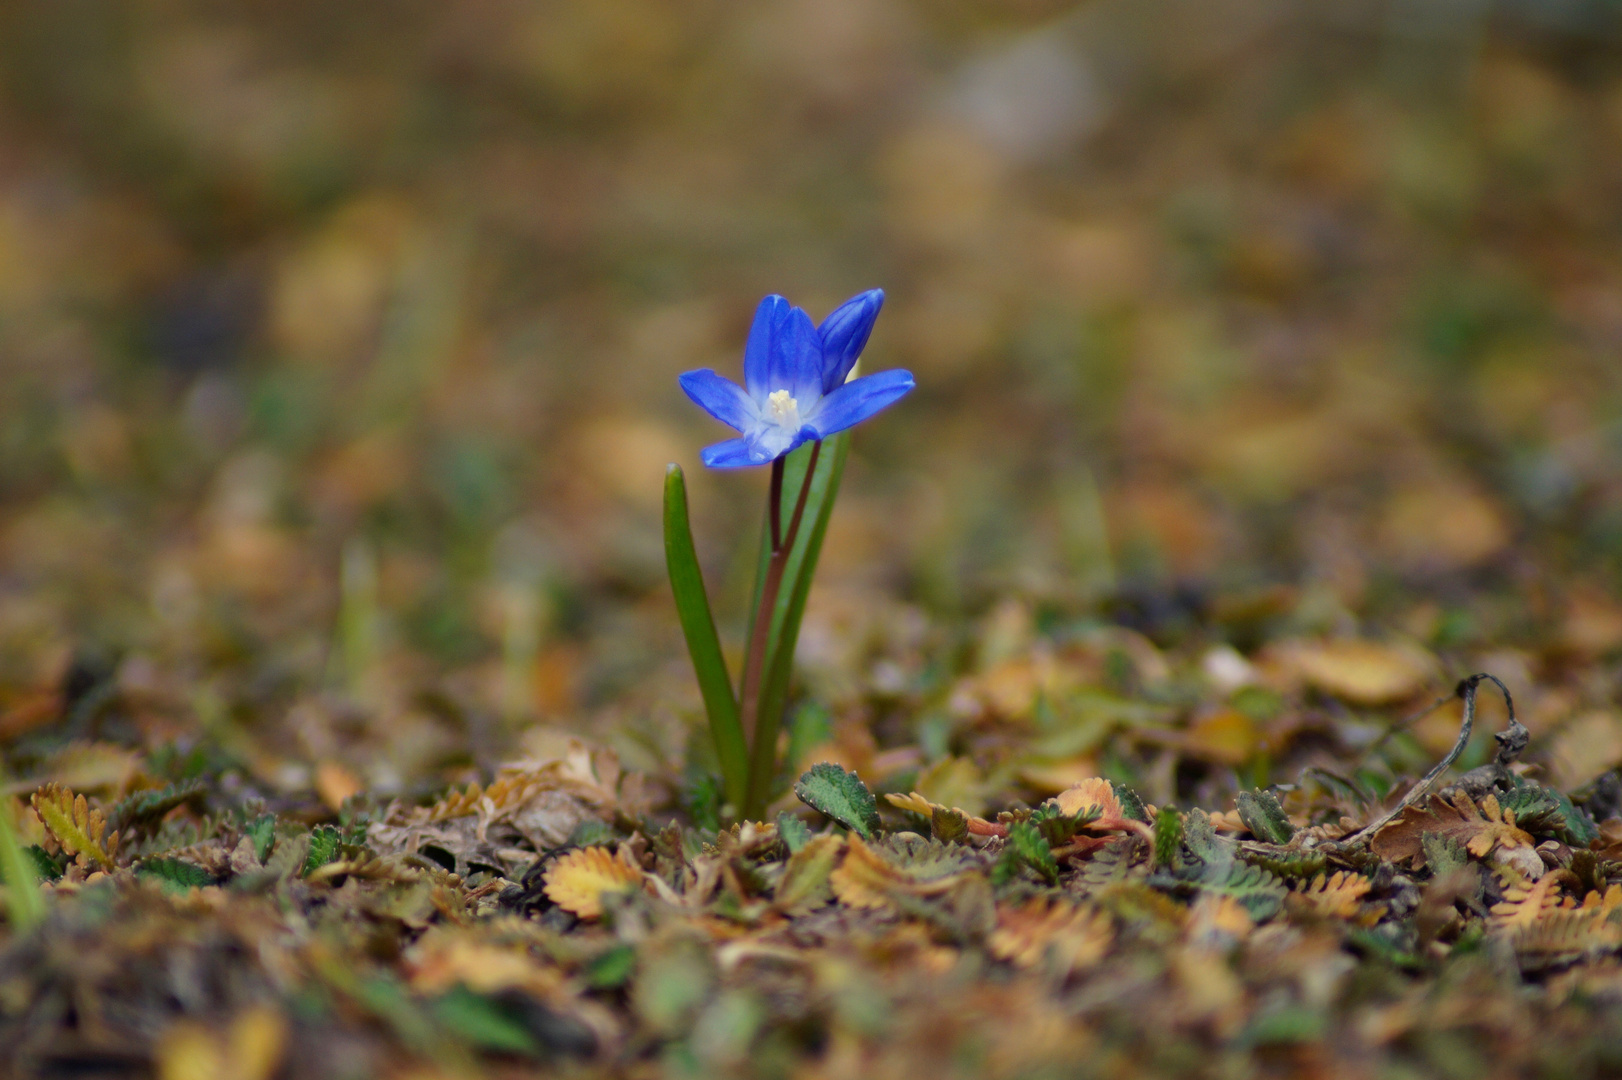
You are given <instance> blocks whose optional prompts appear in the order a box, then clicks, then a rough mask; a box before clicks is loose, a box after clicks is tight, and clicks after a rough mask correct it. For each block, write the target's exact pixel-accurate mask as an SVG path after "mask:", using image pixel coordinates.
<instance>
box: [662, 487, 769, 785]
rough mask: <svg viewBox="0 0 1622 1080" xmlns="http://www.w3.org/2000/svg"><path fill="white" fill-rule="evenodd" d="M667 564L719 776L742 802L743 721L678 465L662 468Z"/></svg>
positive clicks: (745, 777) (745, 756)
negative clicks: (695, 543)
mask: <svg viewBox="0 0 1622 1080" xmlns="http://www.w3.org/2000/svg"><path fill="white" fill-rule="evenodd" d="M664 516H665V521H664V525H665V567H666V570H667V571H668V573H669V575H670V590H671V592H672V593H673V594H674V595H675V598H676V615H677V618H678V619H680V621H681V630H682V636H683V637H685V638H686V639H687V653H688V655H689V656H690V657H691V658H692V661H693V673H694V674H695V675H696V676H697V678H698V689H699V693H700V694H701V695H702V696H703V698H704V712H705V714H706V715H707V716H708V717H709V721H710V734H711V736H712V737H713V738H714V739H715V752H716V755H717V756H718V757H719V758H720V761H721V778H722V782H723V784H724V785H725V787H726V792H727V799H728V800H729V801H730V802H731V803H732V804H733V805H734V806H741V805H742V804H743V800H744V798H745V795H746V793H747V791H748V772H749V749H748V743H747V741H746V740H745V738H744V733H743V721H742V720H741V719H739V716H738V699H737V698H736V697H735V696H734V695H733V692H732V678H731V676H730V675H728V674H727V667H726V660H725V658H723V657H722V655H721V639H720V637H719V636H718V635H717V634H716V632H715V617H714V615H712V614H711V612H710V600H709V595H708V593H706V592H705V590H704V575H703V573H702V571H700V569H699V566H698V552H697V551H696V549H695V548H694V546H693V530H692V526H691V524H690V522H689V520H688V514H687V481H686V478H685V477H684V476H683V475H682V471H681V466H679V465H675V464H672V465H671V466H670V467H669V468H668V469H666V470H665V515H664Z"/></svg>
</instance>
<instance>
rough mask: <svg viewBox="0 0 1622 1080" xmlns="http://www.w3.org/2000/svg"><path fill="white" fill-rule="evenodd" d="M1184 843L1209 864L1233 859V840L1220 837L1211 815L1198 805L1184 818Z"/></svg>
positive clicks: (1202, 860)
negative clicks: (1212, 822)
mask: <svg viewBox="0 0 1622 1080" xmlns="http://www.w3.org/2000/svg"><path fill="white" fill-rule="evenodd" d="M1183 843H1185V844H1187V845H1188V850H1189V851H1190V852H1192V853H1193V855H1194V857H1195V858H1196V859H1199V860H1200V861H1201V862H1203V863H1206V864H1208V865H1209V864H1225V863H1228V862H1231V861H1233V852H1234V849H1235V845H1234V843H1233V841H1231V840H1226V839H1223V838H1220V837H1218V836H1217V834H1216V828H1215V827H1214V826H1213V825H1212V824H1211V818H1210V815H1208V814H1207V813H1206V812H1205V811H1204V810H1201V809H1199V808H1198V807H1195V808H1194V809H1193V810H1190V811H1189V812H1188V816H1187V817H1185V818H1184V819H1183Z"/></svg>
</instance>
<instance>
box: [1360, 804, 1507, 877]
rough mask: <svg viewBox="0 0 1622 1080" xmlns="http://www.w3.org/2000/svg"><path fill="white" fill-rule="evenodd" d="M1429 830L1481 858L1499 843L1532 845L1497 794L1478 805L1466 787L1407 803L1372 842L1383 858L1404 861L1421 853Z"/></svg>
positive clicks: (1376, 851)
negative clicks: (1501, 807) (1501, 803)
mask: <svg viewBox="0 0 1622 1080" xmlns="http://www.w3.org/2000/svg"><path fill="white" fill-rule="evenodd" d="M1426 833H1436V834H1438V835H1441V836H1446V837H1449V838H1451V839H1454V840H1457V841H1458V842H1459V843H1461V844H1463V845H1464V846H1465V848H1466V849H1467V850H1468V851H1469V852H1470V854H1471V855H1474V856H1475V857H1476V858H1478V859H1481V858H1485V857H1486V856H1487V855H1488V854H1490V853H1491V852H1492V850H1493V849H1494V848H1496V847H1505V848H1514V847H1527V848H1530V847H1531V846H1532V837H1531V836H1530V835H1529V834H1528V833H1527V832H1525V831H1524V830H1522V829H1520V828H1519V827H1517V826H1516V824H1515V813H1514V811H1512V810H1511V811H1505V810H1502V809H1500V807H1499V805H1498V797H1497V796H1495V795H1488V796H1487V797H1486V798H1485V799H1483V800H1481V804H1480V805H1479V806H1477V805H1476V804H1475V803H1474V802H1472V801H1471V799H1470V796H1469V795H1467V794H1465V793H1464V792H1463V791H1454V792H1453V794H1452V796H1451V797H1450V798H1447V799H1444V798H1441V797H1440V796H1435V795H1433V796H1431V797H1430V798H1429V799H1427V800H1426V801H1425V802H1424V803H1423V804H1420V803H1416V804H1415V805H1413V806H1410V807H1408V808H1407V809H1406V810H1404V811H1403V812H1402V814H1401V816H1399V817H1398V818H1397V819H1396V820H1395V821H1393V822H1391V823H1390V824H1388V825H1386V826H1385V827H1384V828H1382V829H1381V830H1380V831H1379V832H1377V833H1375V834H1374V839H1373V841H1372V842H1371V843H1370V844H1369V846H1370V848H1371V849H1373V851H1374V853H1375V854H1376V855H1378V856H1380V858H1382V859H1388V860H1390V861H1391V862H1401V861H1402V860H1404V859H1411V858H1414V857H1415V856H1419V855H1421V853H1422V851H1423V848H1422V846H1421V838H1422V837H1423V836H1424V835H1425V834H1426Z"/></svg>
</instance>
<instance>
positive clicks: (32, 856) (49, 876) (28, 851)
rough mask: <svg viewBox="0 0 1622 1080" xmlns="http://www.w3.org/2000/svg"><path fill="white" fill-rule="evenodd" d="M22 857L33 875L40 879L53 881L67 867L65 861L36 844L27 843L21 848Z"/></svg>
mask: <svg viewBox="0 0 1622 1080" xmlns="http://www.w3.org/2000/svg"><path fill="white" fill-rule="evenodd" d="M23 858H25V859H27V860H28V862H29V865H30V866H32V867H33V869H34V875H35V876H36V877H38V878H40V879H41V880H42V881H55V880H56V879H57V878H59V877H61V876H62V872H63V871H64V870H66V869H67V864H66V863H65V862H63V861H62V860H60V859H57V858H55V857H54V856H52V855H51V853H50V852H48V851H46V850H45V849H44V848H42V847H40V846H39V845H38V844H29V845H28V846H27V847H25V848H23Z"/></svg>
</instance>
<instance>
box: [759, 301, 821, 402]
mask: <svg viewBox="0 0 1622 1080" xmlns="http://www.w3.org/2000/svg"><path fill="white" fill-rule="evenodd" d="M771 361H772V366H771V374H770V377H769V379H768V381H769V382H770V383H771V387H770V389H771V390H787V391H788V392H789V396H790V397H792V398H794V400H795V401H797V402H799V406H800V413H801V415H804V414H805V413H806V412H808V411H809V410H810V409H811V407H812V406H814V405H815V404H816V403H817V400H818V399H819V398H821V397H822V338H820V337H819V336H817V328H816V325H815V324H814V323H812V321H811V316H809V315H807V314H806V313H805V309H803V308H790V309H789V310H788V314H787V315H786V316H785V317H784V319H783V322H782V323H781V324H780V325H779V326H778V328H777V334H776V336H775V338H774V339H773V340H772V350H771Z"/></svg>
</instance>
